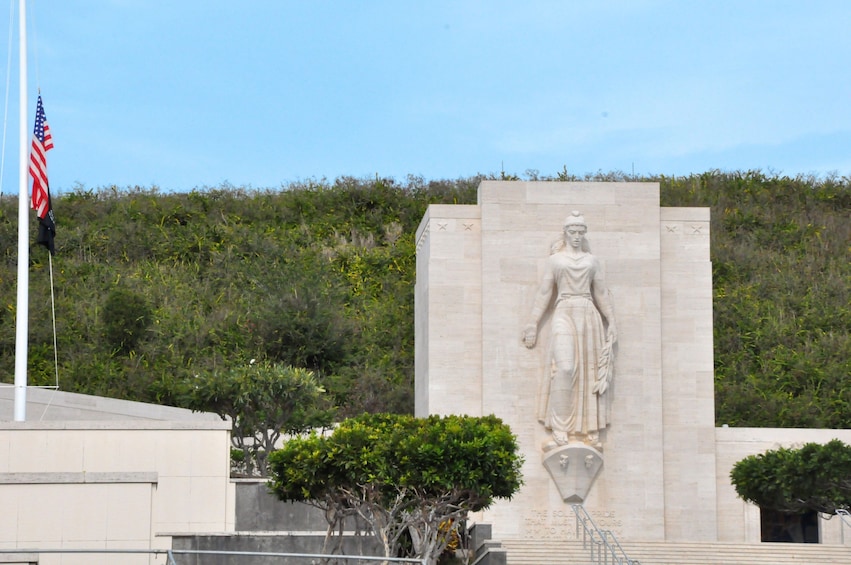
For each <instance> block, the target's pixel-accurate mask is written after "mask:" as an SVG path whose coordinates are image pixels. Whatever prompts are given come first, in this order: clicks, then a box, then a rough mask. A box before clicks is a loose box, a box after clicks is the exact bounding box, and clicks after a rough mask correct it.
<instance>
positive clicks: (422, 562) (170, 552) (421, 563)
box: [0, 549, 428, 565]
mask: <svg viewBox="0 0 851 565" xmlns="http://www.w3.org/2000/svg"><path fill="white" fill-rule="evenodd" d="M3 553H13V554H15V553H17V554H23V553H29V554H39V553H86V554H90V553H91V554H95V553H119V554H132V553H146V554H148V555H166V556H167V557H166V559H167V563H168V565H177V562H176V561H175V560H174V556H175V555H241V556H249V555H250V556H255V557H302V558H305V559H344V560H346V562H348V561H349V560H353V561H377V562H381V563H416V564H418V565H428V559H414V558H411V557H383V556H378V555H339V554H333V555H332V554H327V553H280V552H273V551H219V550H207V549H0V554H3Z"/></svg>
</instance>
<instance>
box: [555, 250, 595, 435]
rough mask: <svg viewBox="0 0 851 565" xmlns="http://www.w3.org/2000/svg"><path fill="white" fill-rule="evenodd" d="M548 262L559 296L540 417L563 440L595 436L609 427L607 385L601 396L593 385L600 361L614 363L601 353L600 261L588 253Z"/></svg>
mask: <svg viewBox="0 0 851 565" xmlns="http://www.w3.org/2000/svg"><path fill="white" fill-rule="evenodd" d="M549 262H550V263H549V268H550V269H551V271H552V275H553V280H554V284H555V286H556V289H555V290H556V292H557V295H556V297H555V306H554V309H553V314H552V322H551V334H550V343H549V348H548V351H547V364H546V370H545V373H544V375H543V379H542V381H541V388H540V394H539V402H538V419H539V420H540V421H541V422H542V423H543V424H544V426H545V427H546V428H547V429H549V430H551V431H552V432H553V436H554V438H555V439H556V441H558V442H559V443H563V442H564V440H565V439H566V438H567V437H568V436H570V437H573V436H580V437H581V436H587V435H589V434H596V433H597V432H599V430H602V429H605V428H606V427H607V426H608V424H609V420H610V414H609V412H610V407H609V405H608V404H609V403H608V400H609V399H608V396H609V395H608V389H607V390H605V391H604V392H603V393H602V394H598V393H597V392H595V391H594V383H595V381H596V380H597V378H598V375H599V374H601V372H602V373H605V372H606V370H607V368H606V367H603V366H601V364H605V363H607V362H610V361H609V360H608V357H607V356H606V355H604V354H603V352H604V347H605V346H606V331H605V327H604V324H603V319H602V317H601V315H600V312H599V310H598V309H597V307H596V306H595V305H594V301H593V297H592V294H591V286H592V283H593V281H594V278H595V275H596V274H597V272H598V269H599V265H598V263H597V261H596V259H595V258H594V256H593V255H591V254H590V253H583V254H582V255H580V256H578V257H574V256H570V255H568V254H567V253H556V254H554V255H551V256H550V257H549ZM571 353H572V355H571ZM601 357H602V359H601Z"/></svg>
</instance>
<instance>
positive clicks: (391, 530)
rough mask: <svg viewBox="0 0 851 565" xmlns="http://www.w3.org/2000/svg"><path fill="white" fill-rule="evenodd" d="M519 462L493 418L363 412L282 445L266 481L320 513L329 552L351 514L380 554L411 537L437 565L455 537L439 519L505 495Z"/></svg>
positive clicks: (516, 479) (514, 486)
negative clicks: (325, 432)
mask: <svg viewBox="0 0 851 565" xmlns="http://www.w3.org/2000/svg"><path fill="white" fill-rule="evenodd" d="M521 464H522V457H521V456H520V455H519V454H518V446H517V441H516V438H515V436H514V435H513V434H512V433H511V430H510V429H509V428H508V426H506V425H505V424H503V423H502V421H501V420H500V419H499V418H496V417H495V416H486V417H481V418H475V417H471V416H445V417H439V416H430V417H428V418H419V419H418V418H414V417H412V416H406V415H393V414H374V415H362V416H358V417H356V418H350V419H348V420H344V421H343V422H342V423H341V424H340V425H339V426H338V427H337V428H335V429H334V431H333V433H331V434H330V435H325V436H323V435H319V434H316V433H313V434H311V435H309V436H305V437H298V438H292V439H290V440H289V441H288V442H286V444H284V446H283V447H282V448H281V449H280V450H278V451H276V452H274V453H273V454H272V455H271V456H270V466H271V475H272V481H271V483H270V485H271V489H272V491H273V492H274V493H275V494H276V495H277V496H278V498H280V499H281V500H284V501H302V502H306V503H308V504H312V505H314V506H317V507H319V508H321V509H323V510H324V511H325V515H326V518H327V519H328V537H327V538H326V549H327V542H328V540H329V539H330V538H331V536H332V534H333V532H335V531H337V532H341V531H342V524H343V520H345V519H347V518H350V517H357V518H360V519H362V520H364V521H365V522H366V523H367V524H369V527H370V528H371V530H372V534H373V535H374V536H375V539H377V540H378V541H379V543H380V544H381V545H382V547H383V549H384V554H385V556H387V557H392V556H395V555H397V554H398V553H399V552H400V551H402V548H403V545H404V544H403V541H404V540H407V539H408V538H407V537H406V536H410V540H411V542H412V553H413V556H414V557H418V558H427V559H429V560H430V562H431V563H435V562H436V560H437V558H438V556H439V555H440V554H441V553H442V552H443V550H444V549H445V548H446V546H447V544H448V543H450V540H451V539H452V538H451V536H449V535H447V528H446V524H448V523H456V524H457V523H460V522H463V521H464V520H465V519H466V517H467V514H468V513H469V512H475V511H478V510H482V509H484V508H487V507H488V506H490V504H491V503H492V502H493V501H494V500H495V499H499V498H511V496H512V495H513V494H514V493H515V492H516V491H517V490H518V489H519V488H520V485H521V484H522V479H521V475H520V466H521ZM338 539H339V538H338ZM338 548H339V546H338Z"/></svg>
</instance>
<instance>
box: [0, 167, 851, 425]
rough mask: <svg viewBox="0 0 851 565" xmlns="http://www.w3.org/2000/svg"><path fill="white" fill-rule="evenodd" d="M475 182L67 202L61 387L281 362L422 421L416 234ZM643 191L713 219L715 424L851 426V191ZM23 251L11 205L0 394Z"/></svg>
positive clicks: (35, 377) (37, 335)
mask: <svg viewBox="0 0 851 565" xmlns="http://www.w3.org/2000/svg"><path fill="white" fill-rule="evenodd" d="M491 178H492V177H491ZM501 178H506V177H505V175H502V177H501ZM530 178H536V179H538V180H547V179H544V178H542V177H539V176H537V175H533V176H532V177H530ZM480 180H481V178H478V177H477V178H470V179H461V180H455V181H432V182H426V181H423V180H422V179H419V178H414V177H411V178H409V179H407V180H406V181H405V182H404V183H398V182H394V181H393V180H390V179H380V178H376V179H352V178H341V179H338V180H336V181H334V182H326V181H314V182H305V183H294V184H291V185H288V186H285V187H282V188H280V189H275V190H248V189H242V188H236V187H231V186H222V187H217V188H212V189H204V190H198V191H193V192H190V193H177V194H175V193H165V192H160V191H158V190H157V189H155V188H151V189H148V188H139V187H136V188H127V189H118V188H116V187H107V188H102V189H97V190H87V189H84V188H77V189H75V190H73V191H72V192H69V193H66V194H62V195H59V196H57V197H55V199H54V210H55V212H56V216H57V223H58V228H57V229H58V234H57V239H56V248H57V254H56V256H55V257H54V258H53V266H54V269H53V277H54V289H55V309H56V325H57V327H56V330H57V340H58V344H57V352H58V359H59V381H60V385H61V388H62V389H63V390H67V391H75V392H84V393H89V394H98V395H106V396H113V397H118V398H127V399H132V400H142V401H148V402H163V403H177V398H178V397H177V396H176V395H175V392H174V391H175V390H176V388H177V387H175V384H176V383H183V384H186V383H189V382H191V379H193V378H194V376H195V375H197V374H202V373H205V372H209V371H215V370H217V369H220V368H222V367H226V366H231V365H234V364H242V363H247V362H248V361H249V360H250V359H269V360H272V361H277V362H282V363H286V364H292V365H294V366H299V367H306V368H310V369H313V370H314V371H316V373H317V374H318V375H319V376H320V378H321V380H322V381H323V383H324V384H325V387H326V389H328V390H329V391H330V392H331V393H333V394H334V395H335V397H336V399H337V401H338V403H340V404H341V405H342V406H344V407H345V413H346V414H355V413H360V412H362V411H396V412H405V411H410V410H412V407H413V349H414V347H413V345H414V344H413V282H414V278H415V273H414V267H415V248H414V234H415V231H416V228H417V225H418V224H419V221H420V219H421V218H422V215H423V213H424V212H425V209H426V207H427V206H428V204H429V203H458V204H464V203H475V201H476V187H477V186H478V184H479V182H480ZM553 180H626V179H624V178H623V175H620V174H618V173H614V174H608V175H595V176H593V177H587V178H583V179H576V178H575V177H571V176H569V175H566V174H565V173H561V174H559V175H556V177H555V178H554V179H553ZM629 180H633V179H631V178H630V179H629ZM635 180H646V181H659V182H660V183H661V187H662V205H663V206H710V207H711V208H712V242H711V245H712V260H713V270H714V295H715V300H714V303H715V304H714V306H715V364H716V397H717V402H716V412H717V420H718V422H719V423H727V424H730V425H736V426H745V425H748V426H803V427H851V388H849V387H848V386H846V385H845V380H846V377H847V376H848V375H849V373H851V371H850V370H849V369H851V339H849V327H851V306H849V303H851V296H849V295H851V292H849V288H851V267H850V266H849V257H851V249H849V244H850V243H851V221H849V212H851V190H849V179H847V178H842V179H835V178H787V177H778V176H766V175H763V174H761V173H758V172H749V173H721V172H709V173H705V174H702V175H692V176H689V177H678V178H668V177H659V178H642V179H635ZM32 231H33V233H34V232H35V228H34V226H33V230H32ZM33 238H34V235H33ZM16 246H17V200H16V199H15V198H10V197H8V196H4V197H3V199H2V200H0V251H2V264H0V300H2V309H0V381H3V382H9V383H11V382H13V380H14V350H15V343H14V341H15V308H16V285H15V277H16V257H17V249H16ZM30 262H31V266H32V268H31V273H30V322H29V323H30V353H29V363H30V371H29V382H30V384H33V385H52V384H54V382H55V380H56V376H55V372H54V349H53V330H52V326H51V315H50V309H51V295H50V284H49V270H48V255H47V252H46V250H45V249H44V248H43V247H41V246H37V245H33V247H32V248H31V250H30Z"/></svg>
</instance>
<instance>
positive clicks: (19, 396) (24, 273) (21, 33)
mask: <svg viewBox="0 0 851 565" xmlns="http://www.w3.org/2000/svg"><path fill="white" fill-rule="evenodd" d="M26 7H27V3H26V0H18V38H19V39H18V57H19V59H18V61H19V63H18V68H19V71H20V78H19V80H20V84H19V90H18V92H19V98H20V102H19V103H20V148H19V151H20V171H19V179H20V194H19V196H18V306H17V310H16V312H15V316H16V320H17V324H16V333H15V421H16V422H23V421H25V420H26V419H27V340H28V331H29V288H30V276H29V274H30V273H29V263H30V247H29V231H30V230H29V224H30V221H29V220H30V215H29V214H30V209H29V198H28V196H29V190H28V186H27V185H28V184H29V159H28V157H29V147H28V145H29V144H28V143H27V142H28V141H29V136H28V135H27V125H28V122H27V14H26Z"/></svg>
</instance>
